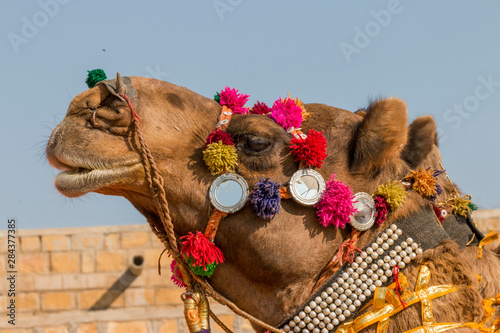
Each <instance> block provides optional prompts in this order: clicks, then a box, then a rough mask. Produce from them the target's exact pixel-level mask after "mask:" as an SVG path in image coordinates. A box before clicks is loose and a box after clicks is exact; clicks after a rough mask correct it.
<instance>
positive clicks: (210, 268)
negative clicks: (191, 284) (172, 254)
mask: <svg viewBox="0 0 500 333" xmlns="http://www.w3.org/2000/svg"><path fill="white" fill-rule="evenodd" d="M192 262H193V258H191V259H187V263H188V265H189V268H191V270H192V271H193V272H194V274H196V275H198V276H206V277H211V276H212V274H214V271H215V267H217V263H216V262H213V263H211V264H208V265H206V266H205V268H206V269H205V268H203V266H193V265H192V264H191V263H192Z"/></svg>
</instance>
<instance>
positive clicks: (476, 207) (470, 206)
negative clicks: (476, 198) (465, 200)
mask: <svg viewBox="0 0 500 333" xmlns="http://www.w3.org/2000/svg"><path fill="white" fill-rule="evenodd" d="M469 208H470V210H471V211H473V210H478V209H479V207H478V206H477V205H476V204H474V203H473V202H471V203H470V204H469Z"/></svg>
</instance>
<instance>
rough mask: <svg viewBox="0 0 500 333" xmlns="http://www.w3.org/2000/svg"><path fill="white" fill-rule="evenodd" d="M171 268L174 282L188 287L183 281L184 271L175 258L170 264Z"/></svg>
mask: <svg viewBox="0 0 500 333" xmlns="http://www.w3.org/2000/svg"><path fill="white" fill-rule="evenodd" d="M170 270H171V271H172V277H171V278H170V279H171V280H172V281H173V282H174V284H175V285H176V286H177V287H179V288H187V286H186V284H185V283H184V281H183V278H182V273H181V271H180V269H179V267H177V262H176V261H175V260H172V263H171V264H170Z"/></svg>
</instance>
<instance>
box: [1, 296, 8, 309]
mask: <svg viewBox="0 0 500 333" xmlns="http://www.w3.org/2000/svg"><path fill="white" fill-rule="evenodd" d="M8 301H9V298H8V297H7V296H0V309H2V311H3V310H4V309H5V308H6V307H7V302H8Z"/></svg>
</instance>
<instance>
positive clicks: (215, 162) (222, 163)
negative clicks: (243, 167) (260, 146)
mask: <svg viewBox="0 0 500 333" xmlns="http://www.w3.org/2000/svg"><path fill="white" fill-rule="evenodd" d="M203 160H204V161H205V164H206V165H207V166H208V169H209V170H210V172H211V173H213V174H219V173H222V172H226V171H229V172H234V167H235V166H236V165H237V164H238V155H237V154H236V148H235V147H234V146H233V145H225V144H223V143H222V141H219V142H213V143H211V144H209V145H208V146H207V148H206V149H205V151H203Z"/></svg>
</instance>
